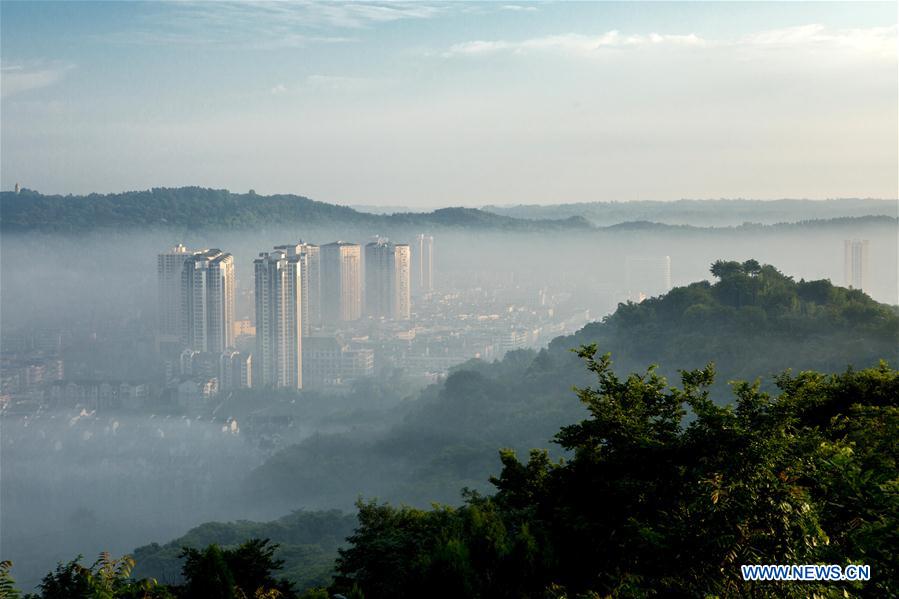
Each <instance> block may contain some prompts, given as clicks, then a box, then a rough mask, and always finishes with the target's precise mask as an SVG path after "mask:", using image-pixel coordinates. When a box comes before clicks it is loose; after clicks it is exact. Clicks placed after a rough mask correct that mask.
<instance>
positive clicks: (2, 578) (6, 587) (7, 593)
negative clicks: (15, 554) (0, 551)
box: [0, 560, 20, 599]
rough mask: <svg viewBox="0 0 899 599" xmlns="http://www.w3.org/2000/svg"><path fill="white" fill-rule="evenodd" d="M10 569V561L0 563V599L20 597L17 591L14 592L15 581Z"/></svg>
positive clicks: (16, 598)
mask: <svg viewBox="0 0 899 599" xmlns="http://www.w3.org/2000/svg"><path fill="white" fill-rule="evenodd" d="M11 569H12V562H11V561H9V560H3V561H0V599H19V597H20V595H19V591H18V590H16V581H15V580H14V579H13V577H12V574H10V570H11Z"/></svg>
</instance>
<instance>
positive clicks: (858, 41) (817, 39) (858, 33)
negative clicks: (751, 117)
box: [443, 24, 896, 59]
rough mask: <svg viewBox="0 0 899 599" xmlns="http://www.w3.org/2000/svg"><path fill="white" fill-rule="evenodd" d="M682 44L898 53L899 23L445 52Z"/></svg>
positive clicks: (568, 37)
mask: <svg viewBox="0 0 899 599" xmlns="http://www.w3.org/2000/svg"><path fill="white" fill-rule="evenodd" d="M664 46H680V47H692V48H709V47H713V48H725V47H730V48H744V49H745V48H752V49H766V48H767V49H785V48H790V49H794V50H795V49H806V50H837V51H840V52H844V53H854V54H862V55H868V56H878V57H887V58H893V59H895V56H896V26H892V27H872V28H867V29H830V28H827V27H825V26H824V25H819V24H812V25H804V26H800V27H790V28H784V29H774V30H768V31H761V32H758V33H753V34H750V35H745V36H743V37H741V38H739V39H736V40H713V39H705V38H702V37H699V36H698V35H696V34H693V33H688V34H683V35H672V34H659V33H649V34H637V35H624V34H622V33H621V32H619V31H617V30H612V31H608V32H606V33H602V34H599V35H584V34H579V33H564V34H559V35H549V36H541V37H535V38H529V39H524V40H517V41H510V40H475V41H469V42H463V43H459V44H455V45H453V46H451V47H450V48H449V49H448V50H447V51H445V52H444V53H443V56H445V57H452V56H477V55H485V54H496V53H503V52H505V53H511V54H526V53H533V52H556V53H560V54H565V55H569V56H577V57H591V56H601V55H602V53H603V51H605V50H609V49H624V48H642V47H664Z"/></svg>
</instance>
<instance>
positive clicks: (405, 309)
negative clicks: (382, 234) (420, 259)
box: [365, 239, 412, 320]
mask: <svg viewBox="0 0 899 599" xmlns="http://www.w3.org/2000/svg"><path fill="white" fill-rule="evenodd" d="M411 258H412V257H411V249H410V248H409V245H408V244H405V243H401V244H394V243H390V242H389V241H388V240H386V239H378V241H373V242H371V243H368V244H366V246H365V313H366V315H367V316H371V317H373V318H388V319H391V320H409V318H410V317H411V311H412V310H411V299H410V295H411V291H410V287H409V285H410V270H411Z"/></svg>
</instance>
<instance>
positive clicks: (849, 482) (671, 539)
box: [334, 269, 899, 599]
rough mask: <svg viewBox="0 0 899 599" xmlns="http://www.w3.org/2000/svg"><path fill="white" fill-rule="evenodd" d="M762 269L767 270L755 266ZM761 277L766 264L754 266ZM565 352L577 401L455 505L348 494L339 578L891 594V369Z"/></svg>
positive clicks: (426, 588) (367, 584)
mask: <svg viewBox="0 0 899 599" xmlns="http://www.w3.org/2000/svg"><path fill="white" fill-rule="evenodd" d="M762 271H764V269H762ZM752 276H763V274H759V275H752ZM577 353H578V355H579V356H580V357H581V359H582V360H583V361H584V363H585V364H586V366H587V369H588V371H589V372H591V373H592V375H593V376H594V380H595V384H593V385H589V386H585V387H583V388H578V389H577V395H578V397H579V399H580V400H581V402H582V403H583V404H584V406H585V407H586V409H587V411H588V414H589V415H588V417H587V418H586V419H584V420H583V421H581V422H578V423H576V424H572V425H569V426H565V427H563V428H562V429H561V430H560V431H559V433H558V435H557V436H556V441H557V442H558V443H559V444H560V445H561V446H562V447H563V448H564V449H566V450H567V452H568V455H569V456H570V459H568V460H566V461H552V460H550V458H549V456H548V454H547V453H546V452H545V451H533V452H531V456H530V459H529V460H528V461H527V462H521V461H519V460H518V459H517V458H516V457H515V455H514V453H513V452H510V451H504V452H502V453H501V459H502V463H503V469H502V472H501V474H500V475H499V476H498V477H496V478H495V479H494V480H493V483H494V484H495V486H496V488H497V492H496V493H495V495H493V496H491V497H483V496H480V495H477V494H469V497H468V500H467V502H466V504H465V505H464V506H463V507H461V508H458V509H452V508H446V507H439V508H435V509H433V510H416V509H412V508H407V507H402V508H393V507H390V506H388V505H384V504H377V503H373V502H369V503H360V504H359V528H358V530H357V531H356V533H355V534H354V535H353V536H352V537H350V539H349V541H350V546H349V547H348V548H347V549H345V550H342V551H341V556H340V559H339V560H338V572H339V576H338V578H337V580H336V582H335V587H334V588H335V590H346V589H349V588H351V587H352V585H358V587H359V588H361V589H362V590H363V591H364V593H365V595H366V597H369V599H380V598H386V597H397V598H404V597H418V596H429V597H452V596H455V597H459V596H465V597H491V598H493V597H510V598H511V597H532V598H535V599H536V598H542V597H557V598H561V597H600V596H601V597H606V596H613V597H647V596H688V597H703V596H717V597H742V596H756V597H807V596H810V595H816V596H822V597H826V596H872V597H873V596H877V597H881V596H883V597H885V596H895V594H896V593H897V592H899V572H897V568H896V564H895V559H894V554H895V548H896V547H897V546H899V545H897V541H899V539H897V531H899V494H897V488H899V475H897V467H896V457H897V453H899V452H897V445H896V443H897V438H899V372H897V371H896V370H894V369H891V368H889V367H888V366H887V365H886V364H885V363H882V364H881V365H880V366H879V367H877V368H873V369H867V370H863V371H852V370H850V371H848V372H846V373H845V374H842V375H822V374H818V373H814V372H803V373H801V374H799V375H798V376H792V375H790V374H789V373H786V374H784V375H782V376H780V377H778V379H777V385H778V387H779V394H778V395H776V396H774V395H769V394H767V393H764V392H762V391H761V390H760V386H759V384H758V383H755V384H750V383H737V384H735V385H734V396H735V401H734V403H733V404H732V405H728V406H720V405H717V404H716V403H714V402H713V401H712V400H711V398H710V395H709V388H710V386H711V385H712V383H713V381H714V376H715V372H714V367H713V366H712V365H709V366H707V367H705V368H703V369H699V370H692V371H685V372H683V373H682V375H681V385H680V387H677V388H675V387H669V386H668V384H667V382H666V380H665V379H664V378H663V377H661V376H660V375H658V374H657V373H656V372H655V370H654V369H653V368H650V369H649V370H647V371H646V372H645V373H642V374H631V375H629V376H627V377H619V376H617V375H616V374H615V373H614V372H613V370H612V367H611V360H610V358H609V356H608V355H603V356H599V355H597V350H596V346H585V347H582V348H581V349H580V350H579V351H578V352H577ZM755 563H760V564H791V563H795V564H804V563H828V564H832V563H835V564H841V565H847V564H849V563H865V564H868V565H870V566H871V569H872V572H873V573H874V577H873V579H872V580H871V581H870V582H867V583H830V582H828V583H809V582H805V583H749V582H745V581H743V580H742V577H741V570H740V566H741V565H743V564H755Z"/></svg>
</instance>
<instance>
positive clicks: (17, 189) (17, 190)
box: [16, 182, 19, 193]
mask: <svg viewBox="0 0 899 599" xmlns="http://www.w3.org/2000/svg"><path fill="white" fill-rule="evenodd" d="M16 193H19V183H18V182H16Z"/></svg>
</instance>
